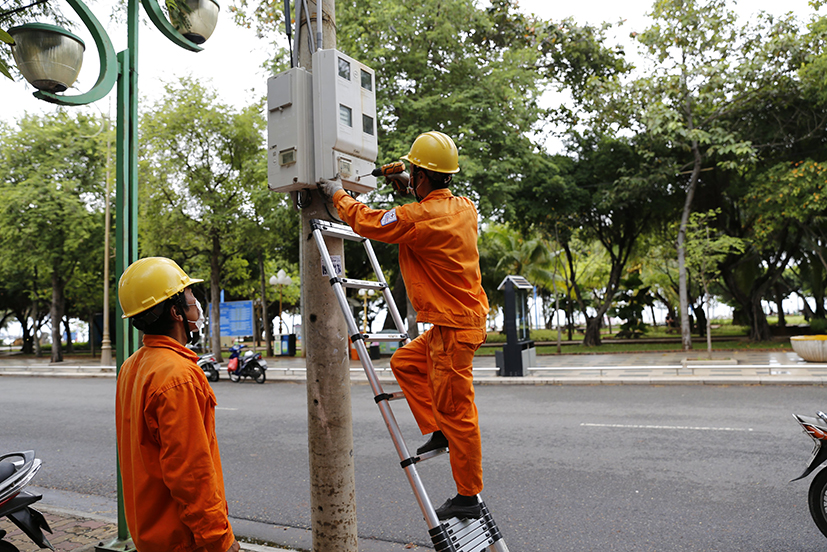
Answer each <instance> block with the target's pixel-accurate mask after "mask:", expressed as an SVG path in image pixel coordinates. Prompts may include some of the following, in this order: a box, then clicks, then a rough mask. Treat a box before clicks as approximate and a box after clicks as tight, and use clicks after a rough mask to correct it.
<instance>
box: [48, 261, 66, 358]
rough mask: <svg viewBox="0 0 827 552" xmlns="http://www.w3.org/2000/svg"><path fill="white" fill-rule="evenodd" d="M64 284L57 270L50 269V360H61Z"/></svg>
mask: <svg viewBox="0 0 827 552" xmlns="http://www.w3.org/2000/svg"><path fill="white" fill-rule="evenodd" d="M65 286H66V283H65V282H64V281H63V280H62V278H61V277H60V276H59V275H58V271H57V270H54V271H52V306H51V309H50V310H49V317H50V318H51V319H52V362H63V347H62V336H61V335H60V333H61V332H60V324H61V322H62V321H63V309H64V305H65V302H64V297H63V289H64V287H65Z"/></svg>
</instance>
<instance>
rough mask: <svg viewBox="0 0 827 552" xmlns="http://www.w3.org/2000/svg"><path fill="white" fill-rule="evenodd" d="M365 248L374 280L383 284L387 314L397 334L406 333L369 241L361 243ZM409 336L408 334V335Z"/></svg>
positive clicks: (408, 341)
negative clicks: (394, 325)
mask: <svg viewBox="0 0 827 552" xmlns="http://www.w3.org/2000/svg"><path fill="white" fill-rule="evenodd" d="M362 243H363V244H364V246H365V251H366V252H367V254H368V259H370V264H371V266H372V267H373V271H374V272H375V273H376V278H377V280H379V282H381V283H383V284H385V288H384V289H383V290H382V296H383V297H384V298H385V304H386V305H387V306H388V312H389V313H390V315H391V318H392V319H393V323H394V324H396V329H397V330H399V333H408V332H406V331H405V324H404V323H403V322H402V316H401V315H400V314H399V309H398V308H397V306H396V301H394V299H393V293H391V288H390V286H389V285H388V282H387V281H386V280H385V275H384V273H383V272H382V267H381V266H379V260H378V259H377V258H376V253H375V252H374V250H373V245H371V243H370V240H365V241H364V242H362ZM409 335H410V333H409ZM410 341H411V339H410V338H408V339H406V340H405V343H406V344H407V343H410Z"/></svg>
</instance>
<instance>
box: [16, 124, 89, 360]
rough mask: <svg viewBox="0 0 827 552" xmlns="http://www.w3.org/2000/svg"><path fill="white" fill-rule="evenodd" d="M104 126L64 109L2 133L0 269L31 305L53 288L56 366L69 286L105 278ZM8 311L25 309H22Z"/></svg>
mask: <svg viewBox="0 0 827 552" xmlns="http://www.w3.org/2000/svg"><path fill="white" fill-rule="evenodd" d="M100 124H101V122H100V121H95V120H93V119H91V118H89V117H87V116H85V115H82V114H81V115H77V116H76V117H73V116H71V115H69V114H68V113H67V112H66V111H58V112H56V113H55V114H53V115H45V116H36V115H28V116H26V117H24V118H23V119H22V120H21V121H20V122H19V126H18V128H16V129H8V128H7V129H4V132H3V134H2V135H0V172H2V174H3V180H2V181H0V252H1V253H0V270H2V271H7V273H9V274H11V275H14V278H16V281H15V283H14V284H11V287H12V289H15V288H16V290H17V293H25V295H27V296H28V298H29V300H30V301H33V302H35V303H37V302H40V301H43V300H45V297H46V294H45V291H44V290H50V294H49V295H50V297H49V304H50V319H51V326H52V344H53V347H52V361H53V362H57V361H61V360H62V359H63V354H62V349H61V345H60V343H61V323H62V321H63V318H64V315H65V313H66V311H65V309H66V296H65V292H66V289H67V286H68V285H69V283H70V282H71V281H72V280H73V278H76V277H77V276H78V274H81V273H88V272H92V273H97V274H98V276H99V278H100V277H101V270H102V266H103V265H102V263H100V259H101V258H102V257H101V255H102V245H103V217H102V206H103V204H102V199H103V195H104V194H103V191H104V188H103V186H102V184H101V183H102V180H103V178H102V176H103V174H102V173H103V167H104V165H105V150H104V147H103V144H102V141H101V135H100ZM101 279H102V278H101ZM99 281H100V279H99ZM6 285H9V284H6ZM78 299H80V298H78ZM16 300H19V298H17V299H16ZM3 308H11V309H13V310H15V311H17V312H23V311H22V310H21V308H22V309H23V310H25V309H26V307H24V306H23V305H20V304H17V305H9V307H7V306H6V305H3ZM35 320H37V317H35ZM24 326H27V324H24Z"/></svg>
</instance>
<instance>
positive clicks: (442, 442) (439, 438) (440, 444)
mask: <svg viewBox="0 0 827 552" xmlns="http://www.w3.org/2000/svg"><path fill="white" fill-rule="evenodd" d="M447 446H448V439H446V438H445V435H443V434H442V432H441V431H434V432H433V433H431V437H430V439H428V442H426V443H425V444H424V445H422V446H421V447H419V448H418V449H416V454H417V455H420V454H425V453H426V452H431V451H432V450H437V449H441V448H446V447H447Z"/></svg>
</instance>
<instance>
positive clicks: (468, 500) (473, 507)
mask: <svg viewBox="0 0 827 552" xmlns="http://www.w3.org/2000/svg"><path fill="white" fill-rule="evenodd" d="M436 517H437V518H438V519H439V520H446V519H451V518H459V519H479V518H480V517H482V506H480V503H479V501H478V500H477V497H475V496H464V495H461V494H458V495H457V496H455V497H454V498H449V499H448V500H446V501H445V504H443V505H442V506H440V507H439V508H437V509H436Z"/></svg>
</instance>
